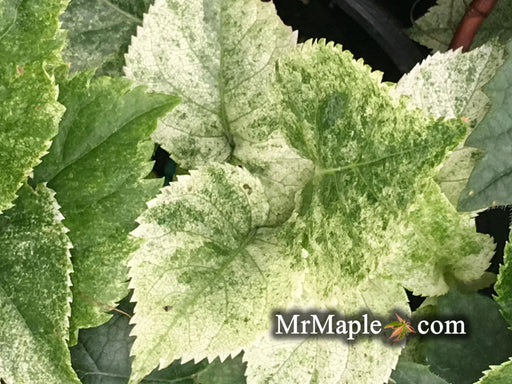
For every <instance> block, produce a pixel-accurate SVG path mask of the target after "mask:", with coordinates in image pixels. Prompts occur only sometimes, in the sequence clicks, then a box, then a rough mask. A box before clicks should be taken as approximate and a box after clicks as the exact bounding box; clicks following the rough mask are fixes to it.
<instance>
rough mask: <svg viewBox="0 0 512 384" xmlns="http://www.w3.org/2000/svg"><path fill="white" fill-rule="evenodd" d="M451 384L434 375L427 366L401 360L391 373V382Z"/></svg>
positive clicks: (397, 383) (399, 383)
mask: <svg viewBox="0 0 512 384" xmlns="http://www.w3.org/2000/svg"><path fill="white" fill-rule="evenodd" d="M391 383H393V384H449V383H448V382H447V381H445V380H443V379H441V378H440V377H439V376H436V375H434V374H433V373H432V372H431V371H430V370H429V369H428V367H427V366H425V365H421V364H416V363H412V362H409V361H403V362H402V361H399V362H398V365H397V367H396V368H395V370H394V371H393V374H392V375H391V380H390V384H391Z"/></svg>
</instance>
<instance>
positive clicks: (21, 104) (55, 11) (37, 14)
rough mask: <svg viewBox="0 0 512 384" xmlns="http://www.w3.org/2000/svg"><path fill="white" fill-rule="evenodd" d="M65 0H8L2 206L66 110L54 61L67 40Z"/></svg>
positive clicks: (0, 95)
mask: <svg viewBox="0 0 512 384" xmlns="http://www.w3.org/2000/svg"><path fill="white" fill-rule="evenodd" d="M66 3H67V2H66V1H65V0H48V1H44V2H41V1H38V0H30V1H20V0H5V1H3V2H2V5H1V7H2V10H1V11H0V52H1V55H0V116H2V118H1V121H0V169H2V177H1V179H0V212H2V211H4V210H5V209H7V208H9V207H11V206H12V201H13V200H14V199H15V197H16V191H17V190H18V189H19V188H20V187H21V186H22V184H23V183H24V182H25V180H26V178H27V176H28V175H29V173H30V172H31V170H32V168H33V167H34V166H35V165H37V164H38V163H39V159H40V158H41V157H42V156H43V155H44V153H45V152H46V150H47V149H48V147H49V145H50V140H51V138H52V137H53V136H55V135H56V134H57V129H58V128H57V127H58V122H59V119H60V117H61V116H62V113H63V112H64V109H63V108H62V106H61V105H60V104H59V103H58V102H57V89H56V87H55V83H54V82H53V81H52V69H51V64H54V63H56V62H58V61H59V58H58V53H59V50H60V49H61V46H62V44H63V35H62V33H61V31H59V25H58V15H59V14H60V13H61V12H62V11H63V9H64V8H65V6H66Z"/></svg>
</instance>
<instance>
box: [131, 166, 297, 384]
mask: <svg viewBox="0 0 512 384" xmlns="http://www.w3.org/2000/svg"><path fill="white" fill-rule="evenodd" d="M268 209H269V208H268V203H267V199H266V196H265V193H264V190H263V188H262V186H261V183H260V182H259V180H258V179H257V178H254V177H253V176H251V175H250V174H249V173H248V172H247V171H246V170H243V169H241V168H239V167H235V166H232V165H228V164H225V165H219V164H217V165H211V166H208V167H204V168H200V169H199V170H198V171H191V175H190V176H179V177H178V182H177V183H171V185H170V186H168V187H166V188H164V189H162V191H161V194H160V195H159V196H158V197H157V198H156V199H154V200H152V201H151V202H150V203H149V209H148V210H147V211H146V212H145V213H144V214H143V215H142V216H141V218H139V220H138V221H139V223H140V226H139V227H138V228H137V229H136V230H135V231H134V232H133V234H134V235H135V236H137V237H140V238H144V239H145V240H146V241H145V243H144V245H143V246H142V247H141V248H140V249H139V250H138V251H137V252H136V253H135V254H134V255H133V258H132V259H131V261H130V277H131V282H130V287H131V288H133V289H134V290H135V291H134V295H133V300H135V301H136V302H137V305H136V307H135V315H134V317H133V322H134V323H135V328H134V330H133V333H132V335H133V336H136V337H137V338H136V340H135V343H134V345H133V348H132V354H133V355H135V359H134V361H133V373H132V377H131V381H130V383H138V382H139V381H140V380H141V379H142V378H144V377H145V376H146V375H147V374H148V373H149V372H151V371H152V370H153V368H154V367H155V366H156V365H157V364H159V365H160V368H164V367H166V366H167V365H169V364H170V363H171V362H172V361H173V360H175V359H177V358H180V357H181V358H182V361H183V362H186V361H188V360H190V359H195V360H196V361H200V360H201V359H203V358H205V357H207V358H208V359H209V360H210V361H211V360H213V359H214V358H215V357H217V356H220V358H221V360H223V359H224V358H225V357H227V356H229V355H230V354H232V355H235V354H238V353H239V352H240V351H241V349H242V347H243V346H244V345H246V344H249V343H251V342H253V341H254V339H255V338H256V337H257V336H258V335H259V334H260V333H261V332H262V331H264V330H266V329H269V327H270V325H269V313H270V312H271V310H272V309H273V308H278V307H284V305H285V304H286V303H287V302H288V301H289V297H290V296H291V294H292V291H293V290H295V289H297V285H298V284H299V283H300V275H301V274H300V273H299V274H297V273H295V272H294V271H292V270H291V267H292V264H293V260H291V259H290V256H288V255H286V253H285V250H284V243H283V241H282V239H281V238H280V237H279V233H277V232H276V231H275V230H271V229H268V228H261V226H262V225H263V224H264V223H265V220H266V218H267V214H268ZM298 262H299V263H300V258H299V261H298Z"/></svg>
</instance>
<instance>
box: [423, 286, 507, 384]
mask: <svg viewBox="0 0 512 384" xmlns="http://www.w3.org/2000/svg"><path fill="white" fill-rule="evenodd" d="M433 318H436V319H450V320H451V319H460V318H463V319H465V324H466V331H467V332H468V335H467V336H466V337H453V338H450V337H432V336H429V337H428V336H426V337H425V340H424V341H423V342H424V344H425V361H424V363H426V364H428V365H429V366H430V369H431V370H432V372H434V373H435V374H437V375H439V376H441V377H442V378H444V379H445V380H447V381H448V382H450V383H453V384H458V383H472V382H475V381H477V380H478V379H479V378H480V377H481V376H482V371H483V370H485V369H487V368H488V367H489V365H491V364H500V363H501V362H503V361H505V360H506V359H507V358H508V357H509V356H512V333H511V332H510V331H509V330H508V329H507V324H506V322H505V321H504V320H503V318H502V316H501V314H500V312H499V310H498V305H497V304H496V303H495V302H494V301H493V300H491V299H490V298H488V297H485V296H481V295H479V294H476V293H472V294H461V293H459V292H456V291H450V293H448V294H447V295H445V296H442V297H440V298H439V299H438V300H437V307H436V309H435V312H434V314H433Z"/></svg>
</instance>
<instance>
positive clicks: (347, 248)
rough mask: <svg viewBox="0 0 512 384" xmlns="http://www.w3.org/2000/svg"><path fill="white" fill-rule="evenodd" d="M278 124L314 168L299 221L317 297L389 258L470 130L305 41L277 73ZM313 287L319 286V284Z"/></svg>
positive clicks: (340, 54)
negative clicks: (405, 222) (416, 106)
mask: <svg viewBox="0 0 512 384" xmlns="http://www.w3.org/2000/svg"><path fill="white" fill-rule="evenodd" d="M277 78H278V82H279V85H280V87H281V97H282V107H281V110H282V126H283V129H284V131H285V135H286V137H287V139H288V141H289V143H290V145H291V147H292V148H294V149H295V150H297V152H298V153H299V154H300V155H302V156H303V157H305V158H307V159H310V160H311V161H312V162H313V163H314V164H315V176H314V177H313V179H312V180H311V181H310V182H309V183H308V185H307V186H306V187H305V188H304V189H303V191H302V195H301V203H300V207H299V210H298V213H297V219H296V222H295V228H296V229H295V232H296V233H297V238H296V246H297V247H298V248H299V249H300V248H303V249H304V251H305V252H306V253H307V255H308V257H307V259H306V261H307V263H308V265H309V266H310V268H311V271H312V273H311V275H310V278H311V279H312V284H313V286H316V287H315V288H314V289H317V290H318V294H319V296H320V297H324V296H325V292H329V291H330V289H331V288H332V286H334V285H337V284H343V285H346V286H347V287H348V286H351V285H353V284H357V283H358V282H360V281H362V280H364V279H366V278H367V276H369V275H370V274H372V273H374V272H375V271H376V269H377V267H378V266H379V262H380V258H379V257H375V255H383V257H385V256H384V255H393V254H394V252H393V250H392V247H393V243H394V241H396V240H395V233H394V231H395V229H394V228H393V227H392V225H391V221H392V220H393V219H394V218H395V217H398V216H399V215H401V214H402V212H404V211H405V209H406V208H407V206H408V204H411V203H412V202H413V201H414V200H415V199H416V197H417V196H418V193H419V191H420V188H419V187H418V185H417V183H418V180H428V178H429V177H430V176H431V175H432V174H433V173H432V168H433V167H436V166H437V165H438V164H439V163H440V162H441V161H442V160H443V158H444V156H445V154H446V149H447V146H451V147H453V146H455V145H457V143H458V140H460V139H461V136H462V135H463V132H464V129H465V128H464V127H463V125H462V123H460V122H456V121H452V122H448V121H443V120H441V119H439V120H434V119H432V118H428V117H426V116H425V115H424V114H423V113H422V112H420V111H409V110H407V109H406V108H405V106H404V105H403V104H402V103H401V102H399V101H394V100H393V99H392V98H391V96H390V94H389V89H388V86H387V85H386V84H383V83H380V75H379V74H378V73H372V72H371V71H370V68H369V67H367V66H365V65H363V64H362V62H359V61H358V62H355V61H353V59H352V55H351V54H350V53H349V52H347V51H342V49H341V48H340V47H338V46H333V45H332V44H325V43H324V42H322V41H321V42H319V43H318V44H313V43H311V42H308V43H305V44H304V45H303V46H302V47H301V48H300V49H297V50H296V51H294V52H293V53H292V54H290V55H288V56H287V57H285V58H283V59H282V60H281V61H280V63H279V70H278V73H277ZM315 280H316V281H315Z"/></svg>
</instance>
